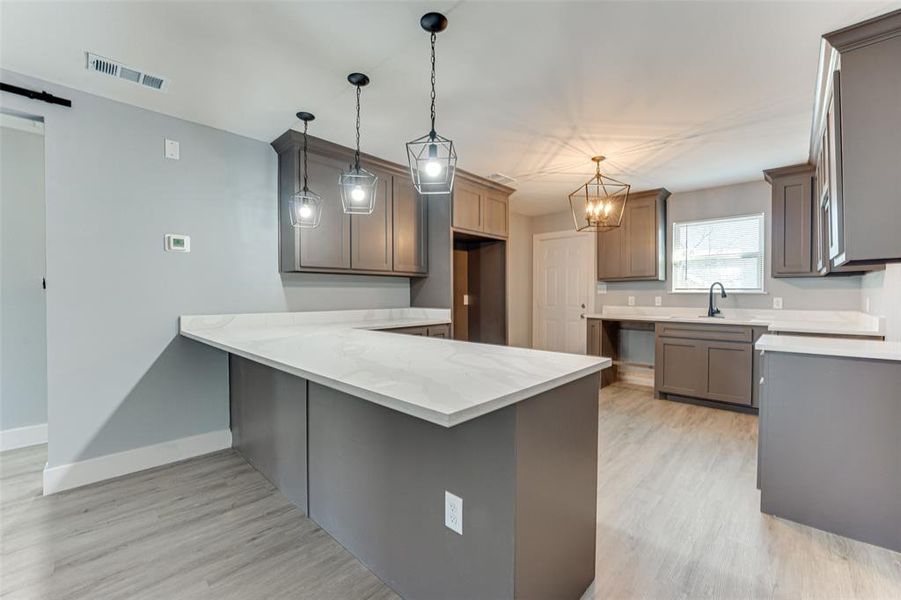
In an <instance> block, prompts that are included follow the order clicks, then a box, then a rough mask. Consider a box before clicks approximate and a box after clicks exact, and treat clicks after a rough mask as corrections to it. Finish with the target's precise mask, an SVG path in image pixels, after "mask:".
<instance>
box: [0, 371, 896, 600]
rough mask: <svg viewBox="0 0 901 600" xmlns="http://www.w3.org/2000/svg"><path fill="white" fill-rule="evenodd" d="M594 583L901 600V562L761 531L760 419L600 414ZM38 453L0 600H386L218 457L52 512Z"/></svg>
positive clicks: (690, 409)
mask: <svg viewBox="0 0 901 600" xmlns="http://www.w3.org/2000/svg"><path fill="white" fill-rule="evenodd" d="M600 407H601V410H600V416H599V418H600V444H599V447H600V461H599V470H600V474H599V479H598V487H599V498H598V565H597V577H596V580H595V584H594V585H593V586H592V588H591V589H590V590H589V591H588V592H587V593H586V594H585V599H586V600H587V599H595V598H596V599H598V600H600V599H607V598H611V599H632V598H653V599H658V598H659V599H667V598H678V599H694V598H723V599H729V600H731V599H738V598H792V599H795V598H811V599H831V598H834V599H842V600H844V599H852V598H860V599H867V600H869V599H881V598H885V599H893V600H897V599H898V598H901V554H897V553H893V552H890V551H888V550H883V549H880V548H876V547H874V546H869V545H866V544H861V543H857V542H852V541H850V540H847V539H845V538H841V537H838V536H833V535H831V534H827V533H823V532H820V531H817V530H814V529H810V528H808V527H803V526H801V525H795V524H793V523H789V522H786V521H781V520H779V519H774V518H772V517H768V516H766V515H762V514H760V511H759V494H758V492H757V490H756V489H755V469H756V464H755V460H756V429H757V423H756V419H755V417H753V416H750V415H743V414H738V413H731V412H726V411H718V410H714V409H709V408H704V407H698V406H691V405H686V404H678V403H674V402H668V401H665V400H654V399H653V397H652V394H651V392H650V391H649V390H647V389H646V388H639V387H633V386H628V385H619V384H618V385H615V386H611V387H608V388H605V389H604V391H603V392H602V393H601V396H600ZM45 460H46V448H45V447H43V446H42V447H36V448H29V449H24V450H16V451H13V452H6V453H3V454H2V455H0V597H2V598H4V599H7V598H8V599H10V600H12V599H16V600H18V599H28V600H37V599H40V600H44V599H47V600H57V599H60V600H61V599H66V600H70V599H71V600H78V599H88V598H90V599H92V600H107V599H120V598H121V599H126V598H127V599H133V600H145V599H152V600H156V599H160V600H163V599H165V600H182V599H207V598H216V599H217V600H219V599H223V600H230V599H236V600H245V599H253V600H258V599H263V598H266V599H270V598H292V599H294V598H299V599H313V598H316V599H324V600H331V599H335V600H337V599H348V600H350V599H356V598H361V599H376V600H378V599H384V598H397V596H396V595H394V594H393V592H391V590H390V589H388V588H387V587H386V586H384V585H383V584H382V583H381V582H380V581H379V580H378V579H377V578H376V577H375V576H374V575H373V574H372V573H370V572H369V571H368V570H367V569H366V568H365V567H363V566H362V565H361V564H360V563H359V562H358V561H356V560H355V559H354V558H353V557H352V556H351V555H350V554H348V553H347V552H346V551H345V550H344V549H343V548H342V547H341V546H340V545H338V544H337V543H336V542H335V541H334V540H333V539H332V538H331V537H329V536H328V535H327V534H326V533H325V532H324V531H322V530H321V529H320V528H319V527H318V526H317V525H316V524H315V523H313V522H312V521H310V520H309V519H306V518H305V517H303V516H302V515H301V514H300V512H299V511H298V510H297V509H296V508H294V507H293V506H292V505H291V504H289V503H288V502H287V500H286V499H285V498H284V497H283V496H282V495H281V494H280V493H279V492H278V491H277V490H275V489H274V488H273V487H272V486H271V485H270V484H269V483H268V482H267V481H266V480H265V479H264V478H263V477H262V476H261V475H259V473H257V472H256V471H254V470H253V469H252V468H251V467H250V466H249V465H248V464H247V463H246V462H244V460H243V459H242V458H241V457H240V456H238V455H236V454H234V453H232V452H222V453H217V454H213V455H209V456H205V457H201V458H197V459H193V460H190V461H185V462H183V463H179V464H176V465H171V466H167V467H162V468H159V469H154V470H152V471H147V472H144V473H139V474H136V475H131V476H128V477H123V478H120V479H117V480H114V481H110V482H105V483H102V484H98V485H94V486H89V487H87V488H83V489H79V490H72V491H70V492H65V493H62V494H58V495H56V496H50V497H47V498H44V497H42V496H41V495H40V494H41V469H42V468H43V464H44V461H45Z"/></svg>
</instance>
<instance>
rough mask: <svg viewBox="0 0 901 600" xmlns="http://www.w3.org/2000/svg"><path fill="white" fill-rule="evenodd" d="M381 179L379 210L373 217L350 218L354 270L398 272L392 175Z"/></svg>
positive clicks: (379, 182) (386, 175) (383, 175)
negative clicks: (395, 268) (395, 254)
mask: <svg viewBox="0 0 901 600" xmlns="http://www.w3.org/2000/svg"><path fill="white" fill-rule="evenodd" d="M374 172H375V174H376V175H378V178H379V180H378V184H377V189H378V194H377V195H376V200H375V208H374V209H373V211H372V214H369V215H351V217H350V249H351V258H350V266H351V267H352V268H354V269H358V270H361V271H391V270H392V269H393V268H394V199H393V193H392V189H393V185H392V178H391V174H390V173H384V172H381V171H374Z"/></svg>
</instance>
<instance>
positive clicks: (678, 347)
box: [654, 323, 758, 406]
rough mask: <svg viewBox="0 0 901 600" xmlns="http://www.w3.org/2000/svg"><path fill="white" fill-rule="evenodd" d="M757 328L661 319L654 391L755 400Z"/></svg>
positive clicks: (732, 400) (736, 401) (720, 399)
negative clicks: (754, 344)
mask: <svg viewBox="0 0 901 600" xmlns="http://www.w3.org/2000/svg"><path fill="white" fill-rule="evenodd" d="M757 335H758V334H757V332H755V330H754V328H751V327H740V326H735V325H706V324H678V323H658V324H657V326H656V343H655V360H654V391H655V392H656V393H657V394H661V393H664V394H675V395H677V396H686V397H689V398H700V399H703V400H712V401H715V402H726V403H729V404H738V405H742V406H752V405H753V404H754V399H755V397H756V394H755V393H754V383H753V376H754V357H753V351H752V344H753V341H754V339H755V338H756V336H757Z"/></svg>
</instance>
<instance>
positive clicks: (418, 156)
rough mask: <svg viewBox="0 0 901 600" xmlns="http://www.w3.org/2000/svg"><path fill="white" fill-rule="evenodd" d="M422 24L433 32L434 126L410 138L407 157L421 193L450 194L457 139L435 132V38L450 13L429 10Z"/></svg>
mask: <svg viewBox="0 0 901 600" xmlns="http://www.w3.org/2000/svg"><path fill="white" fill-rule="evenodd" d="M419 25H420V26H421V27H422V28H423V29H425V30H426V31H427V32H429V33H430V34H431V47H432V80H431V81H432V94H431V98H432V109H431V117H432V127H431V129H430V130H429V132H428V133H427V134H426V135H424V136H422V137H420V138H417V139H415V140H413V141H412V142H407V160H408V161H409V163H410V175H411V176H412V177H413V186H414V187H415V188H416V191H418V192H419V193H420V194H447V193H449V192H451V191H453V189H454V172H455V171H456V167H457V151H456V150H455V149H454V142H453V141H451V140H449V139H447V138H444V137H441V136H440V135H438V134H437V133H436V132H435V38H436V37H437V35H438V33H440V32H442V31H444V30H445V29H446V28H447V17H445V16H444V15H442V14H441V13H437V12H430V13H426V14H424V15H423V16H422V18H421V19H419Z"/></svg>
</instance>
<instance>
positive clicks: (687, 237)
mask: <svg viewBox="0 0 901 600" xmlns="http://www.w3.org/2000/svg"><path fill="white" fill-rule="evenodd" d="M763 240H764V221H763V215H762V214H758V215H747V216H741V217H730V218H725V219H707V220H703V221H690V222H684V223H673V253H672V260H673V291H674V292H689V291H691V292H693V291H707V289H708V288H709V287H710V286H711V284H713V282H714V281H720V282H722V284H723V285H724V286H725V287H726V289H727V290H729V291H732V290H745V291H758V292H762V291H763V277H764V262H763V261H764V251H763V246H764V241H763Z"/></svg>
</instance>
